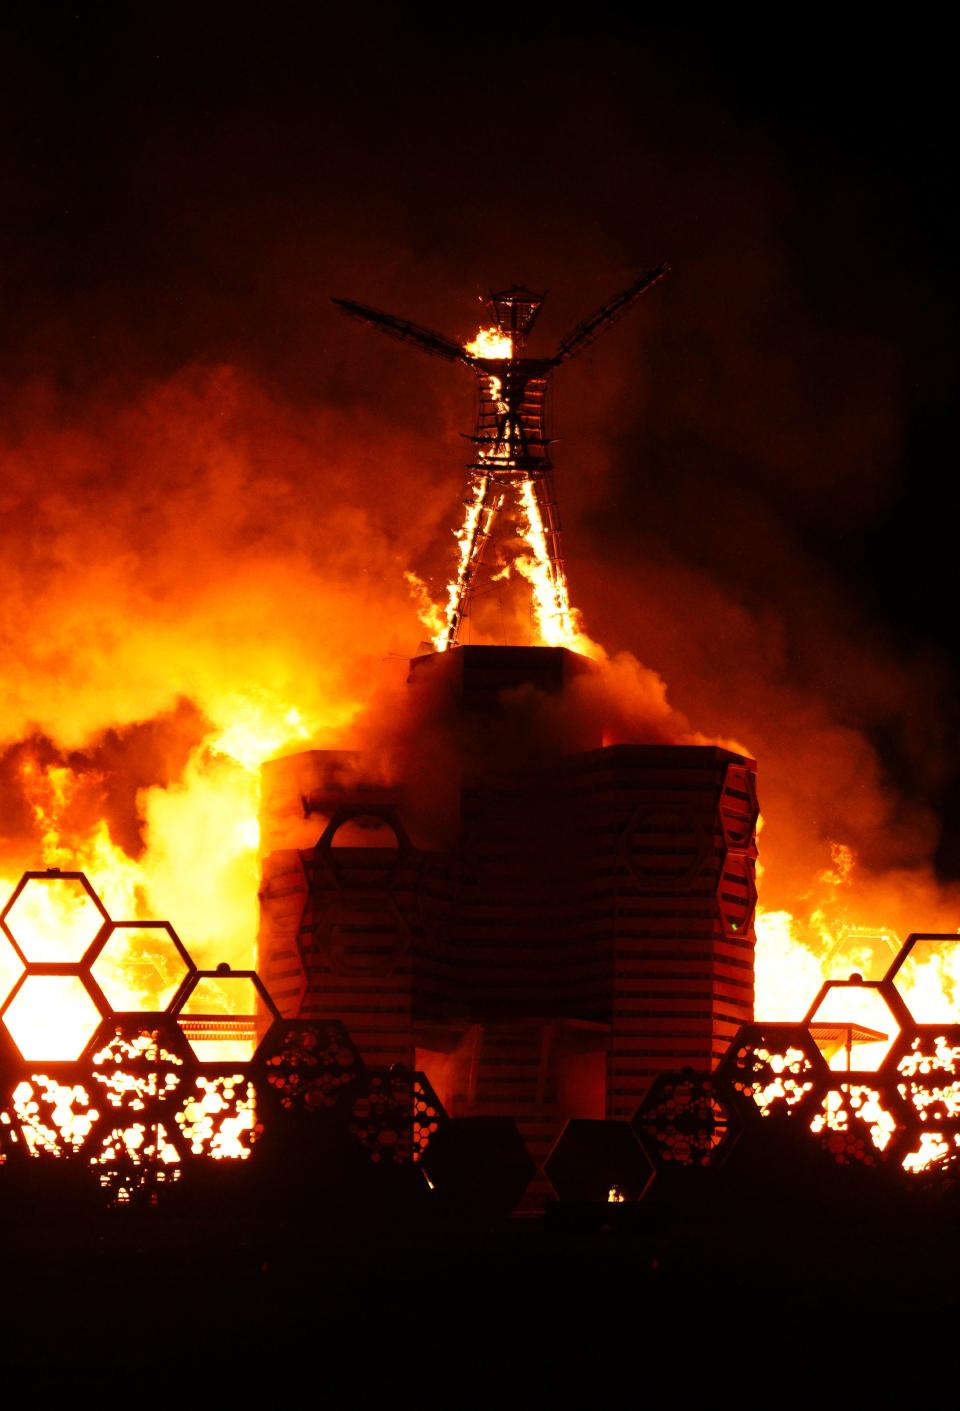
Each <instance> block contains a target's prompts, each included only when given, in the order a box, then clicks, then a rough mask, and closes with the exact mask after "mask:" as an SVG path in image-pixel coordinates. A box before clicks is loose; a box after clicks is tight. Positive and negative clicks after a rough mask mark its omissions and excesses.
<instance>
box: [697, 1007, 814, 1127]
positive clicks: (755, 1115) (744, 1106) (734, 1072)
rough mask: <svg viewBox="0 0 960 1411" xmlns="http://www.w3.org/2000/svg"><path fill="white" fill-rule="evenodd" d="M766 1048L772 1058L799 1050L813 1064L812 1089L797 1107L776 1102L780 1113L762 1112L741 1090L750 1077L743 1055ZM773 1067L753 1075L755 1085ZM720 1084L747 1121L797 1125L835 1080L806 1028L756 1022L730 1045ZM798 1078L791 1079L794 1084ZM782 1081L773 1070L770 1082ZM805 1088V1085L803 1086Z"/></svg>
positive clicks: (719, 1073) (720, 1069) (809, 1078)
mask: <svg viewBox="0 0 960 1411" xmlns="http://www.w3.org/2000/svg"><path fill="white" fill-rule="evenodd" d="M761 1047H762V1048H765V1049H766V1050H767V1051H768V1052H769V1053H771V1054H777V1053H779V1052H782V1051H783V1050H784V1049H788V1048H792V1049H798V1050H799V1051H800V1053H801V1054H802V1056H803V1058H804V1059H805V1060H806V1062H807V1063H808V1064H809V1074H808V1076H807V1077H806V1078H805V1079H804V1081H805V1082H809V1084H810V1089H809V1091H808V1092H806V1093H803V1094H802V1096H801V1097H799V1098H798V1099H797V1100H796V1101H795V1102H793V1103H787V1102H786V1101H785V1100H782V1099H780V1098H776V1099H775V1101H776V1103H777V1110H776V1111H775V1112H773V1111H768V1112H766V1113H764V1112H763V1111H761V1109H760V1107H759V1106H758V1104H757V1102H756V1101H755V1100H754V1098H753V1097H751V1096H750V1094H749V1093H747V1092H745V1091H743V1090H742V1089H741V1088H740V1087H738V1086H737V1084H738V1082H741V1081H743V1079H744V1078H745V1077H750V1076H751V1074H750V1073H749V1071H747V1070H745V1069H744V1067H743V1065H742V1064H741V1063H740V1055H741V1054H742V1053H743V1052H746V1053H749V1052H751V1051H756V1050H757V1049H758V1048H761ZM766 1067H769V1064H767V1063H766V1061H765V1062H764V1063H763V1064H761V1065H760V1066H759V1067H757V1068H756V1069H755V1070H754V1072H753V1075H752V1076H753V1079H754V1081H759V1080H760V1076H761V1075H762V1074H763V1072H764V1069H765V1068H766ZM715 1076H716V1078H717V1079H718V1081H721V1082H723V1083H724V1084H726V1087H727V1091H728V1092H729V1094H730V1097H731V1100H732V1101H733V1102H734V1103H735V1104H736V1110H737V1112H738V1113H739V1114H740V1115H741V1116H742V1117H744V1119H745V1120H748V1121H751V1122H769V1121H794V1120H796V1119H797V1118H800V1119H801V1120H802V1119H803V1117H804V1115H805V1114H806V1112H807V1111H808V1110H809V1109H810V1108H811V1106H812V1105H813V1104H814V1103H815V1102H816V1099H817V1093H818V1091H819V1090H820V1088H821V1087H822V1086H823V1084H824V1083H827V1082H829V1081H830V1079H831V1078H833V1077H835V1076H836V1075H835V1074H832V1073H831V1071H830V1069H829V1068H828V1066H827V1064H826V1062H825V1060H824V1057H823V1054H822V1053H821V1052H820V1050H819V1048H818V1047H817V1045H816V1043H815V1042H814V1040H813V1038H812V1037H811V1035H810V1031H809V1030H808V1029H807V1028H806V1026H805V1025H804V1024H793V1023H782V1022H779V1021H778V1022H772V1023H769V1024H764V1023H762V1022H756V1021H755V1022H753V1023H751V1024H744V1025H743V1026H742V1027H741V1028H740V1029H739V1030H738V1031H737V1033H736V1035H735V1036H734V1038H733V1040H732V1041H731V1043H730V1046H729V1047H728V1049H727V1051H726V1053H725V1054H724V1055H723V1058H722V1059H721V1060H720V1063H719V1065H718V1067H717V1070H716V1075H715ZM793 1076H794V1075H791V1080H792V1078H793ZM779 1078H780V1074H779V1072H778V1070H776V1069H772V1070H771V1074H770V1081H771V1082H773V1081H777V1080H779ZM801 1086H802V1085H801Z"/></svg>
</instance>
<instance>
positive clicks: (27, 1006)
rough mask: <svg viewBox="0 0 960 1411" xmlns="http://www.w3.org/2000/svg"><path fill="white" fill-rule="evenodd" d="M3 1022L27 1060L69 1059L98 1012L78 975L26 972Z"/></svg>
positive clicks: (86, 1038) (87, 1034)
mask: <svg viewBox="0 0 960 1411" xmlns="http://www.w3.org/2000/svg"><path fill="white" fill-rule="evenodd" d="M3 1022H4V1024H5V1025H6V1026H7V1029H8V1030H9V1032H10V1035H11V1036H12V1038H13V1041H14V1043H15V1044H16V1046H17V1048H18V1049H19V1050H20V1053H21V1054H22V1056H23V1057H24V1058H25V1059H26V1060H27V1062H28V1063H34V1062H40V1063H55V1062H70V1061H72V1060H74V1059H77V1058H79V1057H80V1055H81V1053H82V1052H83V1050H84V1048H85V1047H86V1045H87V1044H88V1043H89V1041H90V1039H91V1037H92V1036H93V1034H94V1032H95V1031H96V1028H97V1026H98V1024H99V1023H100V1011H99V1010H98V1009H97V1006H96V1005H95V1004H94V1002H93V1000H92V999H91V997H90V993H89V991H88V990H87V988H86V986H85V985H84V983H83V981H82V980H81V979H80V977H79V975H28V976H27V978H26V979H25V980H24V982H23V984H22V985H21V986H20V988H19V990H17V993H16V994H15V995H14V997H13V999H12V1000H11V1001H10V1003H9V1005H8V1006H7V1010H6V1012H5V1014H4V1016H3Z"/></svg>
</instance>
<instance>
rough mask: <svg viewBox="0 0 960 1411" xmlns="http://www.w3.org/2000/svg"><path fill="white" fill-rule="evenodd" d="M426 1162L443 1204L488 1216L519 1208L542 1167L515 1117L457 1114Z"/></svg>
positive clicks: (436, 1139)
mask: <svg viewBox="0 0 960 1411" xmlns="http://www.w3.org/2000/svg"><path fill="white" fill-rule="evenodd" d="M421 1165H422V1169H423V1172H424V1175H425V1176H426V1178H427V1181H428V1183H429V1185H430V1186H431V1188H432V1189H433V1191H434V1193H435V1196H436V1198H437V1199H438V1200H439V1201H440V1203H441V1204H443V1205H445V1206H447V1207H448V1208H449V1209H451V1210H455V1211H458V1212H459V1213H461V1214H465V1215H483V1216H506V1215H509V1214H510V1213H511V1212H512V1211H513V1210H515V1209H516V1207H517V1206H518V1205H519V1203H520V1200H521V1199H522V1197H523V1193H524V1191H525V1190H526V1188H527V1186H528V1185H529V1184H530V1182H531V1180H532V1179H533V1177H534V1175H535V1174H536V1169H537V1168H536V1166H535V1165H534V1163H533V1161H532V1160H531V1158H530V1153H529V1152H528V1151H527V1148H526V1146H525V1145H524V1142H523V1138H522V1137H521V1135H520V1132H519V1130H518V1129H517V1124H516V1122H514V1121H513V1119H512V1118H509V1117H451V1118H450V1120H449V1121H448V1122H446V1123H444V1124H443V1125H442V1126H441V1127H440V1130H439V1131H438V1132H437V1134H436V1136H435V1137H434V1139H433V1141H432V1142H431V1143H430V1146H429V1148H428V1149H427V1151H426V1153H425V1155H424V1157H423V1161H422V1163H421Z"/></svg>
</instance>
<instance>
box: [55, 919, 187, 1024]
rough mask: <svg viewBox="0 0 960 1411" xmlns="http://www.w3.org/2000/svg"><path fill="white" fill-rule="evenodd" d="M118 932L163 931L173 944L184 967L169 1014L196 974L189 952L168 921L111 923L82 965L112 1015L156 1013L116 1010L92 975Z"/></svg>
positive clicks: (167, 1008)
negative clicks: (87, 971) (93, 952)
mask: <svg viewBox="0 0 960 1411" xmlns="http://www.w3.org/2000/svg"><path fill="white" fill-rule="evenodd" d="M118 931H165V932H166V933H167V935H168V936H169V937H170V940H171V941H172V942H173V945H174V949H175V950H176V952H177V955H178V956H179V957H180V960H181V961H182V962H183V965H184V974H183V978H182V979H181V981H180V983H179V984H178V985H177V988H176V989H175V990H174V992H173V994H172V995H171V996H170V1000H169V1002H168V1004H167V1006H166V1012H167V1013H171V1012H172V1010H173V1006H174V1005H175V1004H176V1002H177V1000H178V999H179V997H180V993H181V991H182V990H184V989H186V987H187V985H188V984H189V982H190V978H191V976H192V975H194V974H196V973H197V965H196V963H195V962H194V960H193V958H192V956H191V955H190V952H189V951H188V950H187V948H186V946H185V945H184V944H183V942H182V941H181V939H180V937H179V936H178V935H177V933H176V931H175V930H174V929H173V926H172V924H171V923H170V922H169V921H111V923H110V928H109V930H107V931H104V932H103V933H102V935H101V936H100V937H99V938H98V941H99V943H98V945H97V949H96V953H95V954H91V953H89V952H88V955H87V957H86V960H85V961H84V962H83V963H84V965H85V967H86V968H87V969H88V970H89V972H90V977H91V979H92V980H93V982H94V984H95V985H96V987H97V989H98V991H99V992H100V993H101V994H102V995H103V997H104V999H105V1000H106V1002H107V1005H108V1007H109V1009H110V1012H111V1013H113V1014H138V1013H143V1014H152V1013H155V1012H156V1011H154V1010H150V1009H144V1010H142V1011H141V1010H133V1009H122V1008H118V1007H117V1006H115V1005H114V1004H112V1003H111V1001H110V997H109V996H108V994H107V992H106V990H105V989H104V988H103V986H102V985H101V983H100V981H99V980H98V979H97V977H96V975H95V974H94V971H95V970H96V968H97V966H98V965H99V963H100V961H101V959H102V958H103V954H104V951H106V949H107V947H108V946H109V945H110V942H111V941H112V939H113V937H114V936H115V935H116V934H117V932H118Z"/></svg>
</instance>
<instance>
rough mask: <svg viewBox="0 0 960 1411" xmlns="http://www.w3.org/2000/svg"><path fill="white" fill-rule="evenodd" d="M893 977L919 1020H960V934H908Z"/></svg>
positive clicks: (898, 989)
mask: <svg viewBox="0 0 960 1411" xmlns="http://www.w3.org/2000/svg"><path fill="white" fill-rule="evenodd" d="M890 978H891V979H892V980H893V983H894V986H895V987H896V990H897V992H898V993H899V995H900V996H901V998H902V999H903V1000H904V1002H905V1003H906V1006H907V1008H908V1009H909V1011H910V1013H911V1014H912V1015H913V1017H914V1019H916V1020H917V1022H918V1023H920V1024H958V1023H960V936H957V935H941V936H921V935H914V936H908V937H907V939H906V942H905V943H904V946H903V949H902V951H901V952H900V955H899V956H898V957H897V959H896V961H895V962H894V964H893V965H892V966H891V967H890Z"/></svg>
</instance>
